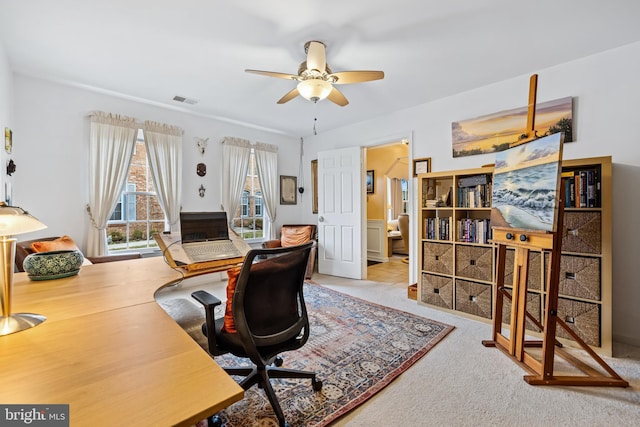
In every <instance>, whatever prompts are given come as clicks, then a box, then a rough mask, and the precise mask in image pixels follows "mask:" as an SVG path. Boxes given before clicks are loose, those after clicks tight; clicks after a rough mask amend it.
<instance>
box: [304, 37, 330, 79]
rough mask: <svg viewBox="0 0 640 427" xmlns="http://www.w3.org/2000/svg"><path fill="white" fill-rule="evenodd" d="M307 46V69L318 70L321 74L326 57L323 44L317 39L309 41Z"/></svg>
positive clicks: (324, 66) (323, 70)
mask: <svg viewBox="0 0 640 427" xmlns="http://www.w3.org/2000/svg"><path fill="white" fill-rule="evenodd" d="M306 48H307V69H308V70H318V71H319V72H320V73H321V74H322V73H324V72H325V69H326V68H327V57H326V53H325V48H324V44H323V43H321V42H317V41H310V42H309V43H308V46H306Z"/></svg>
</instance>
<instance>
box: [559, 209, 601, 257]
mask: <svg viewBox="0 0 640 427" xmlns="http://www.w3.org/2000/svg"><path fill="white" fill-rule="evenodd" d="M600 222H601V221H600V212H566V213H565V214H564V224H563V233H562V251H563V252H581V253H587V254H599V253H601V252H602V241H601V234H600V233H601V232H600V229H601V225H600Z"/></svg>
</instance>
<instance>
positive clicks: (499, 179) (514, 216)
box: [491, 134, 562, 231]
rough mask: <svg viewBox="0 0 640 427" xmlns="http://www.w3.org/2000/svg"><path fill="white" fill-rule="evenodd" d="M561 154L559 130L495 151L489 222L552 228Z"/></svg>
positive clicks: (537, 228)
mask: <svg viewBox="0 0 640 427" xmlns="http://www.w3.org/2000/svg"><path fill="white" fill-rule="evenodd" d="M561 158H562V135H561V134H553V135H550V136H547V137H544V138H540V139H537V140H534V141H530V142H527V143H524V144H521V145H518V146H515V147H512V148H509V149H508V150H505V151H501V152H499V153H497V154H496V165H495V169H494V174H493V190H492V195H491V197H492V198H491V207H492V209H491V222H492V225H493V226H502V227H512V228H521V229H526V230H541V231H554V230H555V222H556V213H557V206H558V198H557V193H558V185H559V182H560V180H559V177H560V160H561Z"/></svg>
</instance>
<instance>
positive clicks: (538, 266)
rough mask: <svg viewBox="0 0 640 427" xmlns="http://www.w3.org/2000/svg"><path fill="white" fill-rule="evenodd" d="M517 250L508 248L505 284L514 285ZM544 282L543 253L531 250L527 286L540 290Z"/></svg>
mask: <svg viewBox="0 0 640 427" xmlns="http://www.w3.org/2000/svg"><path fill="white" fill-rule="evenodd" d="M515 256H516V251H515V250H514V249H507V255H506V257H505V264H504V282H505V283H504V286H513V263H514V260H515ZM541 283H542V255H541V253H540V252H536V251H529V276H528V278H527V288H528V289H535V290H540V285H541Z"/></svg>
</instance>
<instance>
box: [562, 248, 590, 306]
mask: <svg viewBox="0 0 640 427" xmlns="http://www.w3.org/2000/svg"><path fill="white" fill-rule="evenodd" d="M558 290H559V292H560V294H562V295H566V296H573V297H578V298H584V299H591V300H600V258H590V257H581V256H571V255H562V256H561V257H560V281H559V288H558Z"/></svg>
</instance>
